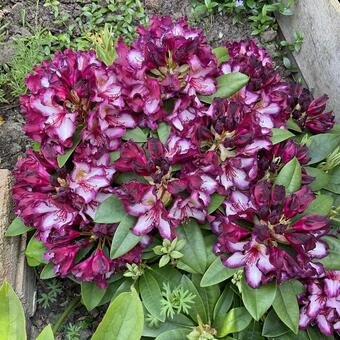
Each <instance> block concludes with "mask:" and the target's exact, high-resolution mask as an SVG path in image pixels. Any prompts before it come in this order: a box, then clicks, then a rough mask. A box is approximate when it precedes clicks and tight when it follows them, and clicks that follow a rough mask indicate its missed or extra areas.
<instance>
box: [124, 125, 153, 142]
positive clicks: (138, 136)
mask: <svg viewBox="0 0 340 340" xmlns="http://www.w3.org/2000/svg"><path fill="white" fill-rule="evenodd" d="M122 138H123V139H124V140H130V139H132V140H133V141H134V142H136V143H145V142H146V141H147V140H148V136H147V135H146V134H145V133H144V132H143V130H142V129H141V128H140V127H136V128H135V129H128V130H127V131H126V133H125V135H124V136H123V137H122Z"/></svg>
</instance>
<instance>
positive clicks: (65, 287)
mask: <svg viewBox="0 0 340 340" xmlns="http://www.w3.org/2000/svg"><path fill="white" fill-rule="evenodd" d="M60 2H61V10H62V11H65V13H71V14H72V16H73V19H74V18H75V17H76V16H77V15H79V13H80V8H81V6H83V5H84V3H86V1H75V2H74V4H72V5H69V4H68V3H69V1H64V2H63V1H60ZM20 4H21V5H22V3H16V5H15V6H14V7H11V6H12V5H13V3H12V2H11V1H8V2H5V6H7V7H6V8H8V10H9V13H7V14H6V15H7V17H8V19H13V21H12V22H11V24H10V32H11V33H13V32H18V34H20V35H22V34H26V33H27V34H29V32H26V31H25V27H21V26H22V16H20V15H19V16H18V14H17V12H18V11H19V12H21V13H22V9H23V6H20ZM144 5H145V9H146V13H147V15H148V16H150V17H151V16H152V15H154V14H157V15H171V16H172V17H173V18H174V19H178V18H180V17H183V16H187V17H189V18H190V16H191V11H192V4H191V1H189V0H185V1H178V0H171V1H166V2H164V1H161V0H146V1H145V3H144ZM25 15H26V19H25V20H27V21H34V20H38V21H40V22H41V23H45V22H49V21H53V17H52V14H51V13H50V11H48V10H47V9H46V8H45V7H43V6H42V5H41V4H39V6H38V7H36V1H32V2H31V1H29V2H27V4H26V3H25ZM69 20H70V21H72V17H71V18H70V19H69ZM66 24H68V21H67V22H66ZM66 24H65V25H66ZM199 26H202V27H204V29H205V32H206V35H207V38H208V40H209V42H211V44H212V45H213V46H214V47H217V46H219V45H220V44H221V43H222V42H223V41H225V40H229V41H233V40H235V41H238V40H242V39H247V38H249V36H250V33H251V28H250V27H249V26H248V25H247V24H246V23H242V22H241V23H239V24H237V25H235V24H234V23H233V21H232V17H228V16H226V15H221V14H211V15H210V16H208V17H207V18H204V19H202V21H201V22H200V23H199ZM49 29H51V30H52V31H53V29H54V28H53V26H51V27H49ZM58 30H59V28H58V29H55V31H54V33H58V32H59V31H60V32H61V31H62V29H61V28H60V30H59V31H58ZM261 38H262V41H263V40H266V42H267V43H268V42H270V40H271V39H274V38H275V35H274V36H273V37H272V38H270V39H269V40H268V37H267V36H266V35H264V36H261ZM255 40H257V42H259V41H258V39H255ZM269 47H270V46H269ZM271 52H273V53H275V52H277V51H276V50H275V49H274V48H272V50H271ZM1 58H3V59H4V58H7V56H5V55H1V52H0V62H1ZM277 67H278V68H280V69H281V71H282V70H284V68H283V67H282V63H281V62H280V61H278V63H277ZM286 75H287V78H289V76H288V74H287V73H286ZM0 116H1V117H2V118H3V121H4V123H3V124H2V125H0V168H6V169H10V170H12V169H13V167H14V165H15V163H16V160H17V158H18V157H19V156H20V155H22V154H23V153H24V151H25V150H26V148H27V147H28V146H29V145H30V142H29V141H28V139H27V138H26V137H25V136H24V134H23V133H22V131H21V129H22V126H23V124H24V121H23V117H22V115H21V113H20V111H19V106H18V102H17V98H12V101H11V102H9V103H8V104H6V105H2V106H1V105H0ZM37 274H39V273H37ZM58 282H59V283H58ZM53 292H54V293H53ZM79 293H80V289H79V286H78V285H76V284H73V283H72V281H63V280H58V281H53V282H52V283H51V285H50V286H49V285H46V284H42V283H41V281H40V280H38V298H39V299H38V309H37V311H36V313H35V315H34V316H33V317H32V319H31V321H32V325H33V326H32V332H31V337H32V339H35V337H36V336H37V334H39V332H40V331H41V330H42V328H44V326H45V325H46V324H48V323H51V324H54V323H55V322H56V320H57V318H58V317H60V315H61V314H62V312H63V311H64V310H65V308H66V307H67V306H68V305H69V304H70V302H71V301H72V300H73V299H74V297H75V296H77V295H79ZM39 300H40V301H39ZM75 306H76V308H77V309H76V312H75V313H73V314H72V316H71V317H70V318H69V319H68V321H67V323H66V325H64V326H63V327H62V328H61V329H60V331H61V332H60V334H59V335H58V336H57V338H56V339H66V338H67V339H69V338H70V339H73V338H72V334H73V336H74V339H77V336H80V338H82V339H89V338H90V337H91V334H93V332H94V330H95V329H96V327H97V325H98V323H99V321H100V320H101V318H102V315H103V314H104V310H102V308H96V309H94V310H93V311H91V312H87V310H86V309H85V308H84V307H83V306H81V305H78V304H77V305H75ZM75 334H76V335H75ZM77 334H78V335H77Z"/></svg>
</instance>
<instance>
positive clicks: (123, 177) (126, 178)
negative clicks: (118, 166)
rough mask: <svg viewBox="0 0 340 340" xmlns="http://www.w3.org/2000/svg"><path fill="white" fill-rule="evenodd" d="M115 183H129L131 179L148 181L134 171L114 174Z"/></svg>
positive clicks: (142, 181)
mask: <svg viewBox="0 0 340 340" xmlns="http://www.w3.org/2000/svg"><path fill="white" fill-rule="evenodd" d="M113 181H114V183H117V184H119V185H121V184H124V183H129V182H131V181H138V182H141V183H147V181H146V180H145V178H144V177H141V176H138V175H137V174H135V173H133V172H122V173H119V174H117V175H116V176H114V178H113Z"/></svg>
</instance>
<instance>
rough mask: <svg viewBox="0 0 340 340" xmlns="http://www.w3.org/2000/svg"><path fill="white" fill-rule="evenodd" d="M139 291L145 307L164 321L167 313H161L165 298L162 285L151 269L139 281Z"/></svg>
mask: <svg viewBox="0 0 340 340" xmlns="http://www.w3.org/2000/svg"><path fill="white" fill-rule="evenodd" d="M138 283H139V285H138V287H139V292H140V295H141V297H142V300H143V304H144V306H145V308H146V309H147V310H148V311H149V313H150V314H152V315H153V316H154V317H155V318H157V319H158V320H160V321H162V322H164V320H165V315H164V314H162V313H161V309H162V305H161V300H162V299H163V297H162V293H161V287H160V286H159V284H158V282H157V280H156V279H155V277H154V276H153V272H152V271H151V270H146V271H145V272H144V275H143V276H142V277H141V278H140V279H139V281H138Z"/></svg>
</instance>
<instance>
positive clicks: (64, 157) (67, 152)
mask: <svg viewBox="0 0 340 340" xmlns="http://www.w3.org/2000/svg"><path fill="white" fill-rule="evenodd" d="M80 141H81V129H78V130H77V131H76V132H75V134H74V136H73V145H72V147H71V148H70V149H67V150H65V152H64V153H63V154H62V155H58V156H57V162H58V166H59V168H62V167H63V166H64V165H65V164H66V162H67V161H68V159H69V158H70V157H71V156H72V154H73V152H74V150H75V149H76V147H77V146H78V144H79V143H80Z"/></svg>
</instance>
